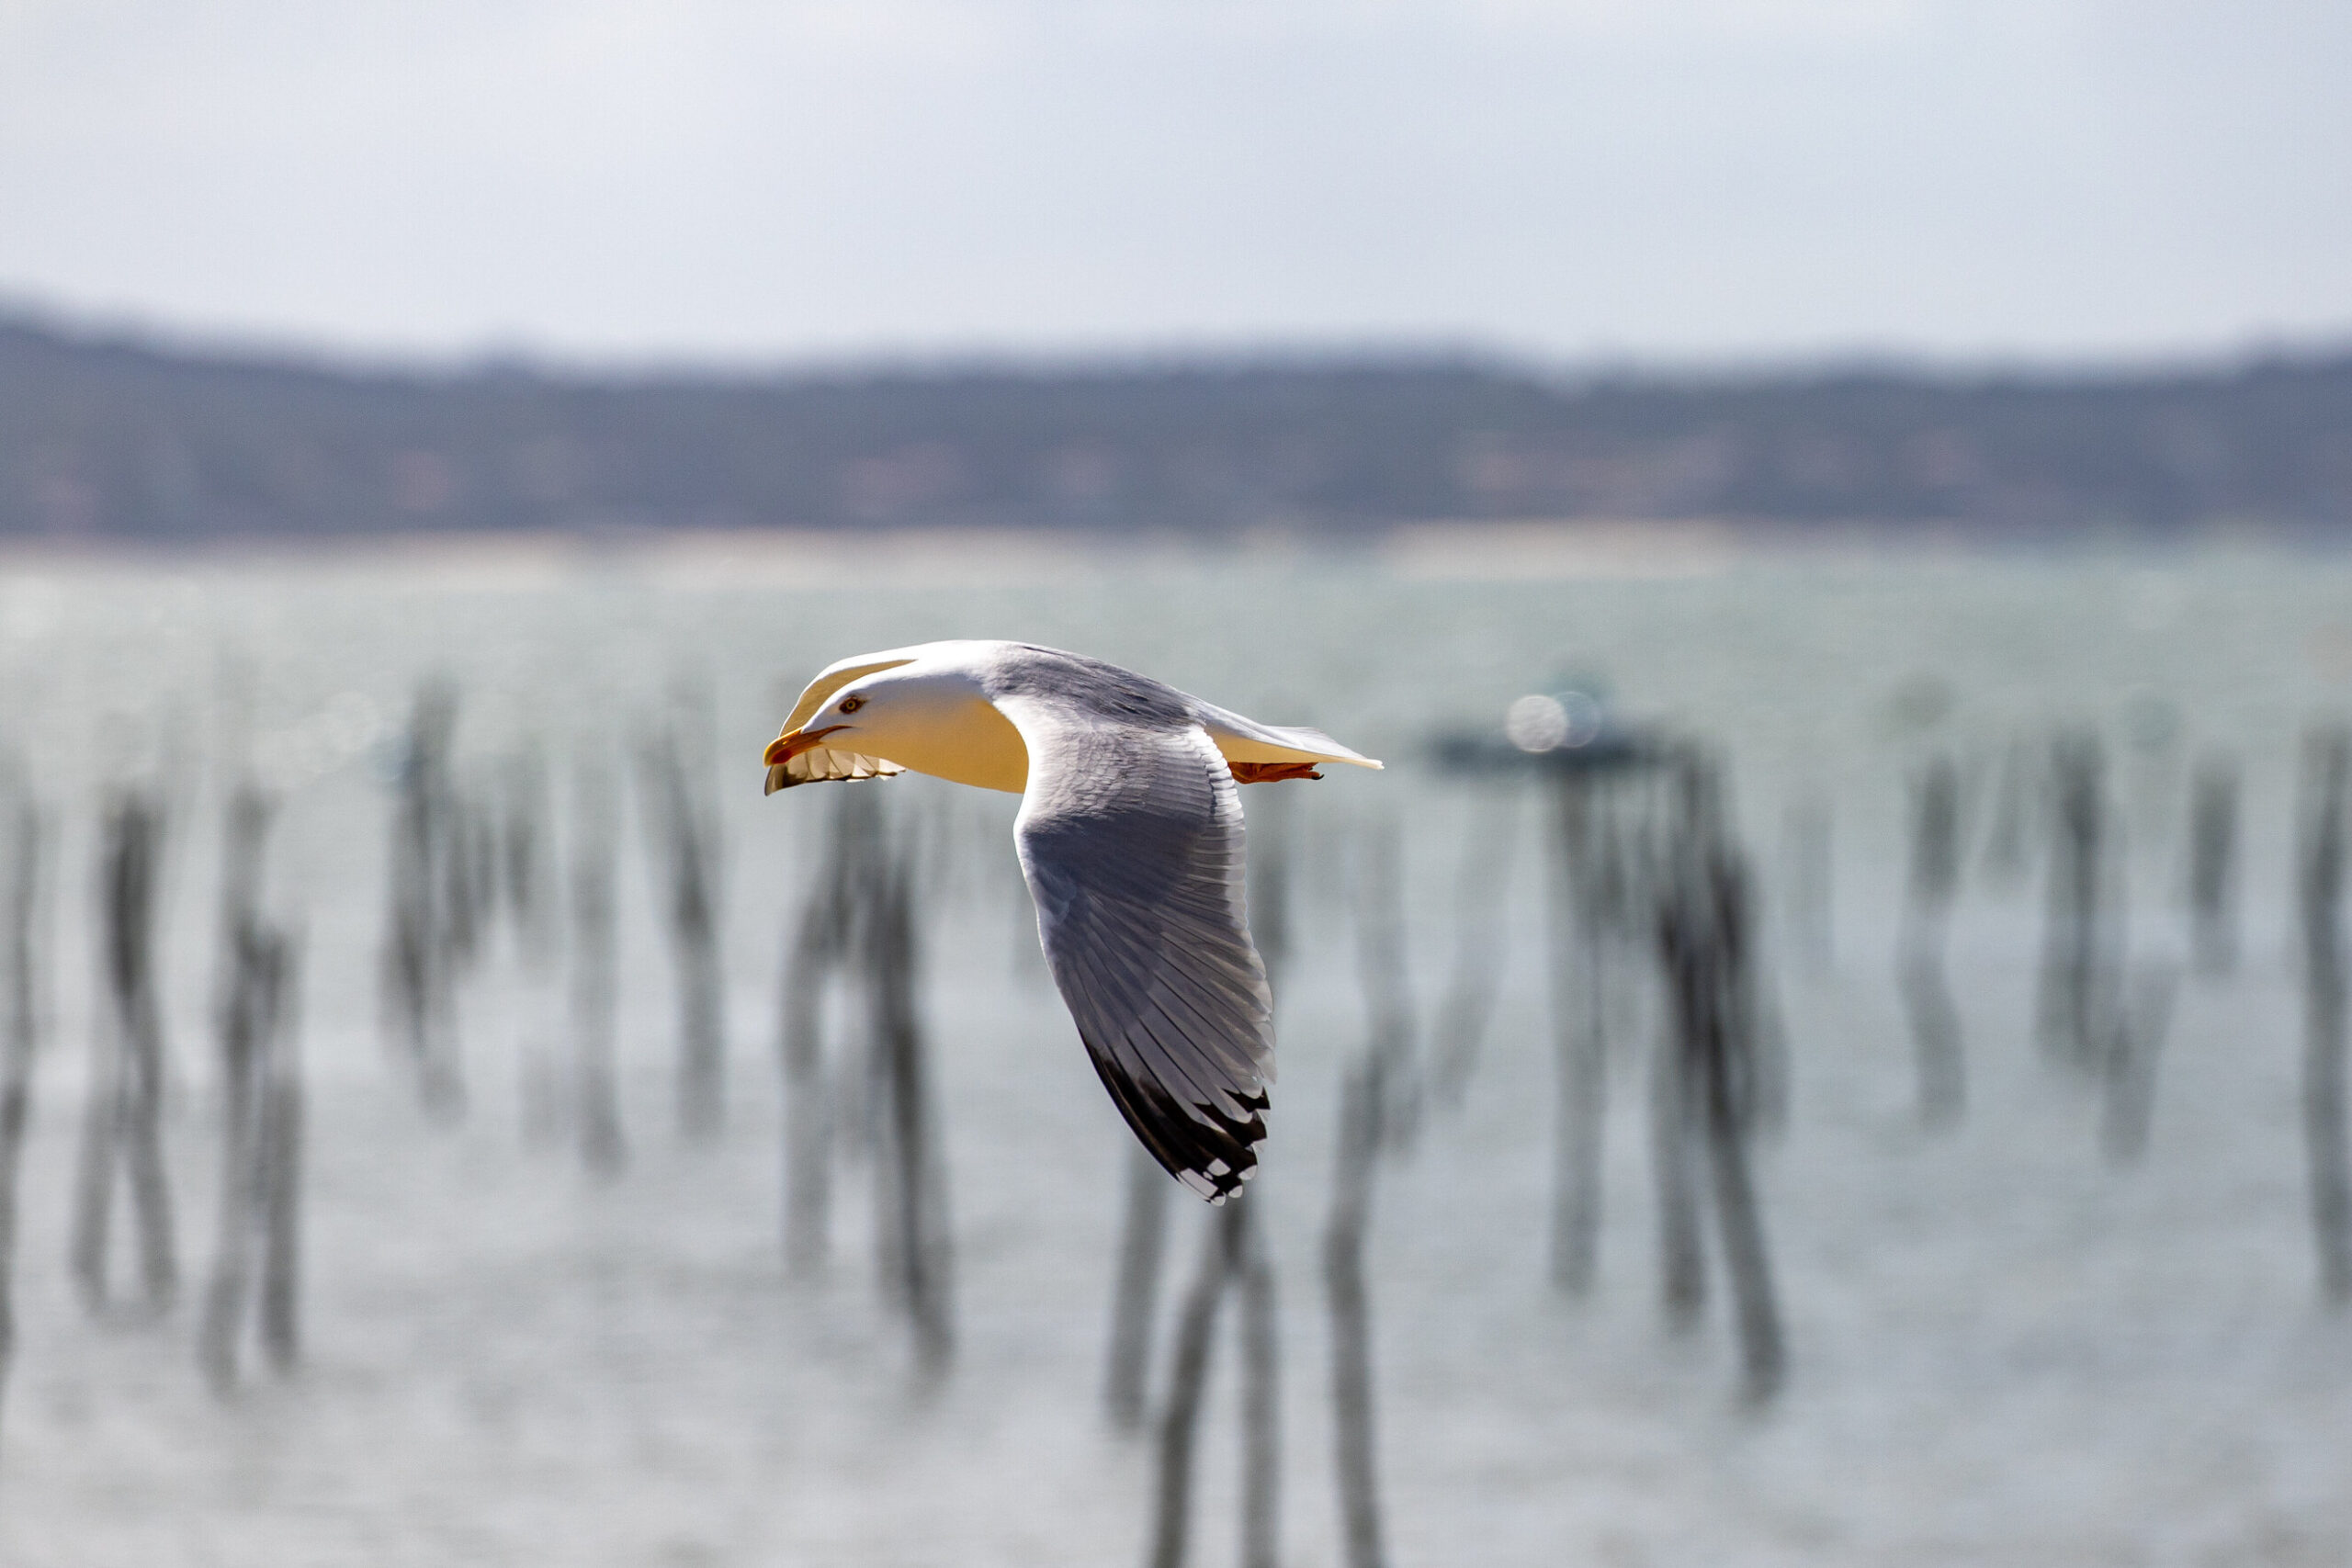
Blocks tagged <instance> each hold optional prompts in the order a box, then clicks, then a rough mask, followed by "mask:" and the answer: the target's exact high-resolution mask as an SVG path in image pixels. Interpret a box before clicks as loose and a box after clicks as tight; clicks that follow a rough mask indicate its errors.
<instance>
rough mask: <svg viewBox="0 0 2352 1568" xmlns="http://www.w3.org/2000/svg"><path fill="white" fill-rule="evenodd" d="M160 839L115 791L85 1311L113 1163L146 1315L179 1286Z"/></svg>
mask: <svg viewBox="0 0 2352 1568" xmlns="http://www.w3.org/2000/svg"><path fill="white" fill-rule="evenodd" d="M163 832H164V816H163V807H161V806H160V805H159V804H157V803H156V802H154V801H153V799H152V798H150V797H149V796H148V795H146V794H145V793H144V792H143V791H141V790H137V789H125V790H122V791H120V792H119V793H118V794H117V795H115V797H114V799H113V801H112V802H111V803H110V804H109V805H108V807H107V813H106V819H105V823H104V828H103V832H102V846H101V851H100V866H99V889H98V891H99V907H100V919H101V923H102V931H101V942H100V947H101V967H102V969H103V972H104V985H105V989H106V993H107V1002H108V1006H107V1009H106V1010H105V1013H104V1018H103V1022H102V1024H101V1028H100V1032H99V1039H98V1048H99V1060H98V1066H97V1070H96V1072H94V1073H93V1074H92V1083H91V1092H90V1100H89V1104H88V1109H87V1113H86V1116H85V1122H84V1135H83V1144H82V1158H81V1170H80V1178H79V1181H78V1184H77V1189H76V1201H75V1208H74V1237H73V1268H74V1277H75V1280H76V1281H77V1282H78V1283H79V1285H80V1287H81V1292H82V1299H83V1302H84V1304H85V1305H86V1306H87V1307H89V1308H90V1310H92V1311H93V1312H96V1311H97V1310H99V1309H101V1308H102V1307H103V1306H104V1305H105V1303H106V1278H107V1229H108V1224H107V1222H108V1214H109V1211H110V1210H111V1208H112V1206H113V1191H114V1172H115V1167H116V1165H117V1164H118V1163H119V1164H120V1165H121V1166H122V1168H123V1169H124V1171H125V1173H126V1175H127V1176H128V1178H129V1182H130V1210H131V1218H132V1221H133V1223H134V1224H135V1226H136V1228H137V1231H138V1247H139V1263H140V1278H141V1284H142V1287H143V1290H144V1295H145V1301H146V1304H147V1306H148V1307H149V1308H150V1310H153V1311H161V1310H162V1309H163V1308H164V1306H166V1305H168V1304H169V1303H170V1301H171V1299H172V1296H173V1295H174V1293H175V1292H176V1290H177V1288H178V1283H179V1265H178V1258H177V1255H176V1251H175V1247H174V1243H173V1237H172V1208H171V1188H170V1184H169V1178H168V1177H167V1175H166V1173H165V1170H164V1153H163V1095H164V1033H163V1029H164V1023H163V1010H162V1004H161V1001H160V999H159V998H158V997H157V995H156V978H155V954H154V945H155V943H154V913H155V910H154V903H155V876H156V871H157V862H158V860H159V859H160V857H161V853H162V840H163Z"/></svg>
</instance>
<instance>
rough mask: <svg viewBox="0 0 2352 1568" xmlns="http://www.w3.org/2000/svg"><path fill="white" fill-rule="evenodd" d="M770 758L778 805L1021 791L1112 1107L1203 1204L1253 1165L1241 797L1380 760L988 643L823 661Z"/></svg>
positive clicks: (1265, 1021)
mask: <svg viewBox="0 0 2352 1568" xmlns="http://www.w3.org/2000/svg"><path fill="white" fill-rule="evenodd" d="M766 761H767V769H768V776H767V793H768V794H770V795H774V794H775V792H776V791H777V790H780V789H790V788H792V787H793V786H794V785H796V784H816V783H820V782H823V781H831V780H854V779H875V778H888V777H889V776H890V775H892V774H894V773H907V772H912V773H930V774H933V776H935V777H938V778H943V779H947V780H949V781H951V782H953V783H956V784H973V785H977V786H978V787H979V788H981V789H998V790H1004V791H1006V792H1008V793H1010V794H1013V795H1019V796H1021V810H1020V814H1019V815H1018V816H1017V817H1015V818H1014V819H1013V829H1012V836H1013V844H1014V847H1015V848H1016V849H1017V850H1018V852H1020V856H1021V872H1022V875H1023V877H1024V878H1025V879H1026V880H1027V882H1028V884H1029V897H1030V899H1031V901H1032V902H1034V903H1035V905H1036V907H1037V937H1038V941H1039V942H1040V943H1041V944H1042V945H1043V946H1044V948H1045V950H1046V964H1047V966H1048V967H1049V968H1050V969H1051V970H1052V971H1053V976H1054V985H1055V987H1057V989H1058V990H1059V991H1060V992H1061V995H1062V1000H1063V1002H1064V1003H1065V1004H1066V1005H1067V1006H1068V1007H1069V1012H1070V1017H1071V1018H1072V1019H1073V1020H1074V1021H1076V1022H1077V1024H1078V1035H1079V1039H1080V1041H1081V1042H1083V1043H1084V1044H1085V1046H1086V1052H1087V1055H1088V1056H1089V1057H1090V1058H1091V1060H1092V1061H1093V1063H1094V1071H1095V1073H1096V1075H1097V1076H1098V1077H1101V1078H1102V1080H1103V1088H1104V1089H1108V1090H1109V1091H1110V1094H1111V1100H1112V1103H1114V1105H1116V1106H1117V1107H1118V1108H1119V1113H1120V1114H1121V1115H1122V1116H1125V1118H1126V1122H1127V1125H1128V1126H1129V1127H1131V1128H1133V1129H1134V1130H1135V1134H1136V1138H1137V1139H1139V1140H1140V1141H1141V1142H1142V1144H1143V1146H1144V1147H1145V1149H1147V1150H1148V1151H1149V1153H1150V1154H1151V1156H1152V1157H1153V1158H1154V1159H1156V1160H1158V1161H1159V1163H1160V1165H1161V1166H1163V1167H1164V1168H1166V1169H1167V1170H1168V1172H1169V1174H1170V1175H1171V1176H1173V1177H1175V1178H1176V1179H1177V1180H1179V1181H1181V1182H1182V1183H1183V1184H1184V1185H1185V1186H1186V1187H1188V1188H1190V1189H1192V1190H1193V1191H1194V1192H1196V1193H1198V1194H1199V1195H1200V1196H1202V1197H1203V1198H1205V1199H1207V1200H1208V1201H1210V1202H1211V1203H1222V1202H1224V1201H1225V1200H1226V1199H1227V1198H1228V1197H1230V1196H1231V1195H1232V1194H1233V1193H1235V1192H1237V1191H1238V1190H1240V1188H1241V1184H1242V1183H1243V1182H1245V1181H1247V1180H1249V1179H1250V1178H1251V1177H1252V1176H1254V1175H1256V1174H1257V1168H1258V1152H1257V1145H1259V1144H1260V1143H1261V1142H1262V1141H1263V1140H1264V1138H1265V1136H1266V1122H1265V1112H1266V1109H1267V1106H1268V1103H1269V1101H1268V1097H1267V1090H1268V1089H1270V1088H1271V1087H1272V1083H1273V1081H1274V1042H1273V1027H1272V1022H1273V997H1272V992H1270V991H1269V990H1268V989H1267V987H1266V968H1265V965H1264V964H1262V963H1261V962H1260V960H1259V957H1258V950H1257V948H1256V947H1255V946H1254V945H1252V944H1251V942H1250V925H1249V917H1248V909H1247V908H1246V906H1245V904H1244V901H1243V895H1242V872H1243V855H1242V839H1241V803H1240V799H1239V796H1238V793H1237V791H1236V789H1235V787H1234V786H1235V785H1236V784H1269V783H1272V782H1275V781H1277V780H1284V779H1317V778H1321V777H1322V776H1323V775H1322V774H1321V773H1317V771H1316V765H1317V763H1321V762H1344V763H1347V764H1349V765H1350V766H1352V767H1359V768H1377V767H1379V766H1380V764H1379V763H1378V762H1377V761H1374V760H1373V759H1372V758H1370V757H1366V756H1363V755H1361V754H1360V753H1357V752H1354V751H1351V750H1348V748H1346V747H1345V746H1342V745H1340V743H1339V742H1338V741H1336V740H1333V739H1331V738H1330V737H1329V736H1328V735H1325V734H1323V733H1322V732H1321V731H1319V730H1314V729H1292V728H1281V727H1277V726H1274V725H1270V724H1260V723H1259V722H1257V721H1256V720H1255V719H1250V718H1244V717H1242V716H1240V715H1239V714H1238V713H1231V712H1228V711H1227V710H1226V709H1224V708H1221V707H1217V706H1215V705H1212V704H1209V703H1204V702H1203V701H1202V700H1201V699H1200V698H1198V697H1195V696H1191V695H1188V694H1185V693H1183V692H1180V691H1178V690H1176V688H1174V687H1173V686H1169V685H1164V684H1162V683H1161V682H1158V681H1155V680H1152V679H1151V678H1150V677H1149V676H1146V675H1138V674H1136V673H1135V672H1133V671H1127V670H1122V669H1120V668H1119V667H1118V666H1117V665H1115V664H1105V663H1103V661H1102V660H1098V659H1089V658H1087V657H1085V656H1084V655H1082V654H1076V653H1064V652H1062V651H1060V650H1059V649H1051V648H1038V647H1035V646H1034V645H1032V644H1029V643H1021V642H980V641H956V642H927V643H921V644H918V645H916V646H914V647H911V648H898V649H890V650H889V651H888V652H885V653H867V654H860V655H859V656H857V657H856V658H854V659H844V660H841V661H839V662H838V663H835V664H831V665H829V666H827V667H826V669H825V671H823V672H822V673H821V674H820V675H819V676H818V677H817V678H816V679H815V680H814V681H811V682H809V687H808V689H807V690H806V691H804V692H802V693H801V694H800V700H799V701H798V702H797V703H795V704H794V705H793V708H792V716H791V717H790V718H788V719H786V721H785V725H784V732H783V733H782V734H780V735H778V736H777V737H776V739H775V741H774V742H773V743H771V744H770V745H769V747H768V749H767V754H766Z"/></svg>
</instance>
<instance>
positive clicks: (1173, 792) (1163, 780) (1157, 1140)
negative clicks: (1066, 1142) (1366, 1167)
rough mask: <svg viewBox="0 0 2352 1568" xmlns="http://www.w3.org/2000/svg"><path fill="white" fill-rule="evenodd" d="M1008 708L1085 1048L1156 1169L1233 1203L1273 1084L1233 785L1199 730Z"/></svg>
mask: <svg viewBox="0 0 2352 1568" xmlns="http://www.w3.org/2000/svg"><path fill="white" fill-rule="evenodd" d="M998 706H999V708H1000V709H1001V710H1002V711H1003V713H1004V715H1005V716H1006V717H1008V718H1010V719H1011V720H1012V723H1013V725H1014V727H1015V728H1018V729H1019V730H1020V731H1021V737H1022V739H1023V742H1024V743H1026V745H1027V746H1028V748H1029V756H1030V768H1029V787H1028V790H1027V793H1026V794H1025V795H1023V798H1022V805H1021V815H1020V818H1019V819H1018V823H1017V826H1016V828H1015V839H1016V842H1017V844H1018V847H1019V849H1020V852H1021V867H1022V872H1023V874H1024V875H1025V876H1026V877H1027V879H1028V882H1029V891H1030V896H1031V897H1032V898H1033V899H1034V900H1035V903H1036V906H1037V934H1038V938H1039V940H1040V941H1041V942H1043V944H1044V946H1045V950H1046V964H1047V965H1048V966H1049V967H1050V968H1051V969H1052V971H1053V976H1054V983H1055V985H1056V986H1057V987H1058V988H1059V989H1060V991H1061V994H1062V999H1063V1001H1064V1002H1065V1003H1067V1004H1068V1006H1069V1011H1070V1016H1071V1018H1072V1019H1074V1020H1075V1021H1077V1024H1078V1033H1079V1038H1080V1041H1081V1042H1083V1043H1084V1044H1085V1046H1086V1051H1087V1055H1088V1056H1089V1057H1090V1058H1091V1060H1092V1062H1093V1064H1094V1070H1095V1073H1096V1074H1097V1076H1099V1077H1101V1078H1102V1080H1103V1088H1104V1089H1106V1090H1108V1091H1109V1093H1110V1096H1111V1100H1112V1103H1113V1104H1114V1105H1116V1106H1117V1107H1118V1108H1119V1112H1120V1114H1121V1115H1122V1116H1124V1117H1125V1119H1126V1122H1127V1125H1128V1126H1129V1127H1131V1128H1133V1129H1134V1131H1135V1134H1136V1138H1137V1139H1139V1140H1140V1141H1141V1142H1142V1144H1143V1145H1144V1147H1145V1148H1146V1149H1148V1150H1149V1151H1150V1153H1151V1155H1152V1157H1154V1158H1155V1159H1157V1160H1159V1163H1160V1164H1161V1165H1162V1166H1165V1167H1166V1168H1168V1170H1169V1172H1170V1174H1171V1175H1173V1176H1174V1177H1175V1178H1176V1179H1178V1180H1180V1181H1182V1182H1183V1183H1184V1185H1185V1186H1187V1187H1189V1188H1191V1189H1192V1190H1193V1191H1195V1192H1197V1193H1199V1194H1200V1195H1201V1196H1202V1197H1204V1198H1206V1199H1207V1200H1209V1201H1211V1202H1213V1203H1216V1202H1222V1201H1224V1200H1225V1199H1226V1198H1227V1196H1229V1195H1230V1194H1232V1193H1233V1192H1235V1191H1237V1190H1238V1189H1239V1188H1240V1186H1241V1184H1242V1183H1243V1182H1244V1181H1246V1180H1248V1179H1250V1177H1251V1176H1252V1175H1254V1174H1255V1173H1256V1168H1257V1163H1258V1156H1257V1150H1256V1146H1257V1145H1258V1144H1259V1143H1260V1142H1261V1141H1262V1140H1263V1139H1264V1137H1265V1135H1266V1123H1265V1111H1266V1110H1267V1107H1268V1104H1269V1097H1268V1094H1267V1089H1268V1086H1269V1085H1271V1084H1272V1081H1273V1077H1274V1062H1273V1030H1272V1010H1273V1009H1272V995H1271V993H1270V992H1269V991H1268V990H1267V987H1266V973H1265V966H1264V965H1263V964H1261V963H1260V962H1259V958H1258V952H1257V949H1256V948H1255V947H1254V946H1252V945H1251V943H1250V931H1249V924H1248V919H1247V909H1246V905H1245V902H1244V897H1243V889H1242V870H1243V864H1244V862H1243V850H1242V829H1241V807H1240V801H1239V797H1238V794H1237V793H1236V790H1235V787H1234V784H1233V776H1232V773H1230V771H1229V770H1228V769H1227V766H1226V763H1225V759H1224V758H1223V757H1222V756H1221V755H1219V753H1218V750H1217V748H1216V743H1215V742H1214V741H1212V740H1211V739H1209V737H1208V735H1207V734H1206V733H1205V732H1204V730H1203V729H1201V728H1200V727H1199V726H1197V725H1194V724H1177V725H1166V724H1136V723H1120V722H1117V721H1116V720H1114V719H1111V718H1107V717H1105V716H1101V715H1098V714H1090V713H1086V712H1083V711H1074V710H1072V709H1070V708H1069V707H1066V706H1065V705H1060V704H1057V703H1055V702H1053V701H1052V700H1050V699H1049V698H1046V697H1042V696H1035V695H1030V694H1022V695H1017V696H1006V697H1002V698H1000V699H999V700H998Z"/></svg>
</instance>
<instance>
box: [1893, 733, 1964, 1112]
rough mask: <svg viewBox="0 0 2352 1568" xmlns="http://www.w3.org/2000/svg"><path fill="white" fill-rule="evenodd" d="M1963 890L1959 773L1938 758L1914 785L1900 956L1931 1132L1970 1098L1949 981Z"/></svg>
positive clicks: (1899, 976)
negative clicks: (1956, 908) (1949, 945)
mask: <svg viewBox="0 0 2352 1568" xmlns="http://www.w3.org/2000/svg"><path fill="white" fill-rule="evenodd" d="M1959 887H1960V770H1959V769H1958V768H1957V767H1955V766H1954V765H1953V763H1952V760H1951V758H1950V757H1949V756H1942V755H1939V756H1936V757H1934V758H1932V759H1930V760H1929V761H1928V765H1927V767H1926V769H1925V770H1924V771H1923V772H1922V773H1921V774H1920V775H1919V777H1918V779H1917V781H1916V782H1915V783H1914V784H1913V786H1912V797H1911V875H1910V887H1909V896H1908V897H1907V898H1906V899H1905V908H1904V916H1903V929H1902V932H1901V935H1900V936H1899V937H1898V938H1897V941H1896V954H1897V956H1896V961H1895V970H1896V980H1897V984H1898V986H1899V987H1900V988H1901V990H1902V993H1903V999H1904V1003H1905V1007H1906V1009H1907V1010H1909V1012H1910V1015H1911V1033H1912V1040H1913V1043H1914V1045H1915V1047H1916V1050H1917V1060H1918V1107H1919V1122H1920V1124H1921V1125H1922V1126H1924V1127H1927V1128H1929V1129H1931V1130H1944V1129H1949V1128H1951V1127H1954V1126H1957V1125H1958V1124H1959V1122H1960V1119H1961V1116H1962V1112H1963V1111H1965V1110H1966V1108H1967V1103H1968V1071H1967V1067H1968V1064H1967V1060H1966V1058H1965V1057H1964V1056H1963V1055H1962V1050H1961V1021H1960V1010H1959V1008H1958V1007H1957V1006H1955V1005H1954V1004H1953V1002H1952V999H1951V987H1950V986H1949V985H1947V984H1946V983H1945V980H1944V949H1945V945H1946V942H1947V941H1948V939H1949V936H1950V932H1951V906H1952V898H1953V896H1954V895H1955V894H1956V893H1957V892H1958V891H1959Z"/></svg>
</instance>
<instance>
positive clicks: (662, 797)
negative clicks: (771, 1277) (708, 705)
mask: <svg viewBox="0 0 2352 1568" xmlns="http://www.w3.org/2000/svg"><path fill="white" fill-rule="evenodd" d="M639 764H640V766H639V773H640V774H641V776H642V777H643V779H644V781H645V790H644V795H645V799H646V803H647V813H648V821H647V824H646V827H647V832H646V840H647V843H648V845H649V846H650V847H651V848H652V849H654V851H655V852H656V853H657V855H658V856H659V864H658V866H657V870H658V872H659V873H660V874H661V875H662V877H663V878H664V879H666V881H667V882H668V885H669V887H668V897H667V899H666V907H667V912H668V915H669V920H668V925H669V930H670V947H671V954H672V957H673V961H674V964H675V966H676V970H677V986H678V1010H679V1018H678V1127H679V1131H680V1132H681V1133H682V1134H684V1135H685V1136H686V1137H687V1138H688V1139H691V1140H696V1141H700V1140H706V1139H709V1138H713V1137H716V1136H717V1135H718V1131H719V1128H720V1126H721V1124H722V1123H723V1122H724V1121H725V1119H726V1092H727V1091H726V1080H727V1033H726V1016H725V1014H726V1006H725V1003H726V977H725V974H724V971H723V968H722V966H721V964H720V942H719V909H720V898H719V886H718V877H719V866H720V863H721V855H720V850H719V822H718V804H717V802H716V801H714V800H712V799H711V798H710V793H709V778H710V773H711V767H710V741H709V717H708V715H707V712H706V711H705V709H704V707H703V705H701V704H700V703H699V702H696V701H695V700H693V699H692V698H690V697H686V696H684V695H681V696H680V697H679V698H678V699H677V700H674V701H673V703H672V705H671V711H670V714H669V716H668V718H667V719H666V720H665V721H664V722H663V723H662V725H661V726H660V727H659V728H657V730H656V731H655V732H654V733H653V734H652V735H651V736H650V737H649V738H648V739H647V740H646V743H645V745H644V746H643V748H642V750H641V752H640V756H639Z"/></svg>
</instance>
